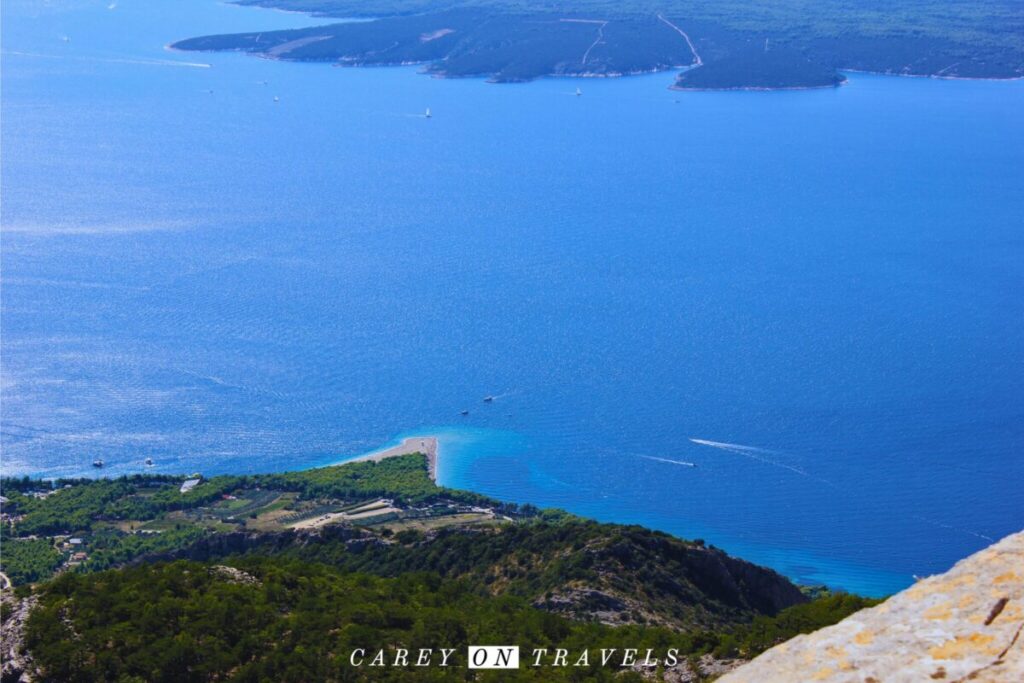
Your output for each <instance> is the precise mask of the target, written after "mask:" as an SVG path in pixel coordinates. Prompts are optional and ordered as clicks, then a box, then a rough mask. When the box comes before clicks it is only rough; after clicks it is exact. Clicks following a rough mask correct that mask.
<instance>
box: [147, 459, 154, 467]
mask: <svg viewBox="0 0 1024 683" xmlns="http://www.w3.org/2000/svg"><path fill="white" fill-rule="evenodd" d="M146 466H147V467H152V466H153V458H146Z"/></svg>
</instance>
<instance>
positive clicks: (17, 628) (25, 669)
mask: <svg viewBox="0 0 1024 683" xmlns="http://www.w3.org/2000/svg"><path fill="white" fill-rule="evenodd" d="M0 601H2V602H3V611H4V621H3V625H2V626H0V661H2V662H3V664H2V669H0V681H2V683H27V682H28V681H31V680H33V677H32V673H31V672H32V671H33V670H34V667H33V664H32V657H31V655H29V654H28V652H27V651H26V650H25V622H26V621H27V620H28V615H29V612H31V611H32V608H33V607H35V605H36V602H37V598H36V597H35V596H34V595H33V596H29V597H27V598H22V599H18V598H16V597H14V596H13V595H12V594H11V591H10V590H4V591H3V596H2V597H0Z"/></svg>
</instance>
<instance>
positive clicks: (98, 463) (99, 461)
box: [92, 458, 103, 467]
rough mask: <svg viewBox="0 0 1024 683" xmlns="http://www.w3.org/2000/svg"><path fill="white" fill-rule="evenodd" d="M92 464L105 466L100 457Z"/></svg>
mask: <svg viewBox="0 0 1024 683" xmlns="http://www.w3.org/2000/svg"><path fill="white" fill-rule="evenodd" d="M92 466H93V467H103V461H102V460H100V459H99V458H97V459H96V460H93V461H92Z"/></svg>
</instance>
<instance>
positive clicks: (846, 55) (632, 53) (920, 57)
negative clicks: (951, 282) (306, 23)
mask: <svg viewBox="0 0 1024 683" xmlns="http://www.w3.org/2000/svg"><path fill="white" fill-rule="evenodd" d="M244 2H245V3H246V4H256V5H262V6H267V7H278V8H284V9H290V10H303V11H308V12H312V13H315V14H318V15H322V16H334V17H370V18H373V19H374V20H373V21H367V22H356V23H351V22H349V23H342V24H327V25H320V26H312V27H310V28H305V29H294V30H286V31H263V32H257V33H248V34H237V35H218V36H205V37H201V38H193V39H188V40H182V41H180V42H178V43H176V44H175V47H177V48H179V49H184V50H239V51H245V52H250V53H253V54H258V55H261V56H264V57H269V58H273V59H288V60H297V61H319V62H331V63H334V64H337V65H340V66H358V65H386V64H407V63H423V64H424V65H425V70H426V71H427V72H429V73H432V74H435V75H439V76H486V77H489V78H490V79H491V80H494V81H498V82H501V81H522V80H529V79H532V78H538V77H541V76H549V75H556V76H617V75H625V74H631V73H643V72H649V71H660V70H666V69H675V68H682V67H692V68H689V69H687V70H685V71H683V72H682V73H680V74H679V76H678V79H677V82H676V87H678V88H680V89H736V88H758V89H775V88H797V87H821V86H832V85H836V84H838V83H841V82H842V81H843V77H842V76H841V74H840V73H839V71H840V70H863V71H874V72H880V73H895V74H905V75H917V76H941V77H974V78H1015V77H1020V76H1021V75H1024V5H1022V4H1021V3H1019V2H1014V1H1013V0H981V1H980V2H970V1H968V0H910V1H909V2H902V3H896V2H889V1H882V0H822V2H804V1H802V0H782V1H781V2H770V1H769V0H724V1H723V2H709V1H703V2H682V0H668V1H667V2H659V3H655V2H651V1H649V0H632V1H630V2H625V3H613V2H610V1H608V0H582V1H581V2H573V3H557V2H555V3H551V2H525V1H521V2H516V1H514V0H456V1H452V2H444V1H441V2H438V1H437V0H411V1H406V0H401V1H399V0H370V1H369V2H355V1H354V0H244Z"/></svg>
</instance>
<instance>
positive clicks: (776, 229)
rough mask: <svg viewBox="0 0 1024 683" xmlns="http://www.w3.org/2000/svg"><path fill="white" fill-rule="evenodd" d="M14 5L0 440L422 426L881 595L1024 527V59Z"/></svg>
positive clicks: (636, 509)
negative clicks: (563, 64) (459, 76)
mask: <svg viewBox="0 0 1024 683" xmlns="http://www.w3.org/2000/svg"><path fill="white" fill-rule="evenodd" d="M2 18H3V55H2V80H3V86H2V87H3V91H2V95H3V97H2V131H3V137H2V190H3V203H2V219H3V233H2V250H3V252H2V299H0V303H2V319H0V323H2V380H3V384H2V388H3V391H2V407H0V411H2V412H0V417H2V451H3V473H4V474H5V475H15V474H16V475H22V474H30V475H34V476H43V477H65V476H78V475H87V476H94V475H96V474H97V472H96V471H95V470H93V468H92V467H91V466H90V463H91V462H92V461H93V460H94V459H96V458H102V459H103V460H105V461H106V463H107V467H106V468H105V469H104V471H103V473H104V474H108V475H116V474H122V473H132V472H140V471H143V469H144V468H143V460H144V459H145V458H147V457H148V458H153V459H154V461H155V462H156V467H155V468H151V470H156V471H161V472H193V471H201V472H203V473H205V474H216V473H224V472H263V471H272V470H285V469H298V468H305V467H312V466H316V465H323V464H327V463H332V462H337V461H339V460H342V459H344V458H346V457H350V456H354V455H356V454H359V453H363V452H366V451H369V450H372V449H374V448H377V447H379V446H380V445H382V444H385V443H389V442H392V441H394V440H396V439H398V438H401V436H402V435H405V434H425V433H432V434H438V435H439V436H440V439H441V464H440V479H441V482H442V483H443V484H446V485H449V486H453V487H459V488H465V489H472V490H475V491H479V492H481V493H485V494H489V495H492V496H496V497H499V498H503V499H508V500H513V501H517V502H523V503H525V502H529V503H534V504H537V505H543V506H557V507H562V508H565V509H567V510H570V511H572V512H575V513H579V514H581V515H587V516H592V517H595V518H597V519H601V520H608V521H616V522H626V523H638V524H644V525H647V526H651V527H655V528H658V529H664V530H666V531H669V532H672V533H675V534H678V535H680V536H683V537H689V538H695V537H700V538H704V539H706V540H707V541H708V542H710V543H714V544H715V545H718V546H720V547H722V548H724V549H726V550H727V551H729V552H731V553H734V554H737V555H740V556H742V557H744V558H746V559H750V560H752V561H755V562H760V563H765V564H768V565H770V566H772V567H775V568H776V569H778V570H779V571H781V572H783V573H785V574H787V575H789V576H791V577H792V578H794V579H796V580H798V581H803V582H807V583H826V584H829V585H831V586H834V587H838V588H843V589H847V590H852V591H857V592H861V593H866V594H871V595H881V594H886V593H889V592H892V591H895V590H898V589H900V588H902V587H904V586H906V585H908V584H910V583H911V581H912V575H914V574H918V575H922V574H928V573H931V572H937V571H941V570H944V569H946V568H948V567H949V566H950V565H951V564H952V563H954V562H955V561H956V560H957V559H959V558H961V557H963V556H965V555H967V554H968V553H971V552H973V551H976V550H978V549H980V548H982V547H984V546H986V545H987V544H989V543H991V541H992V540H993V539H998V538H1000V537H1001V536H1003V535H1005V534H1007V533H1010V532H1013V531H1016V530H1019V529H1020V528H1021V527H1022V526H1024V494H1022V493H1021V491H1022V490H1024V488H1022V482H1024V460H1022V453H1024V127H1022V126H1021V112H1022V111H1024V82H1020V81H1018V82H983V81H941V80H930V79H910V78H895V77H884V76H872V75H865V74H850V75H849V78H850V80H849V83H848V85H846V86H844V87H842V88H838V89H828V90H809V91H800V92H777V93H764V92H732V93H679V92H672V91H670V90H668V89H667V86H668V85H670V84H671V82H672V74H670V73H663V74H654V75H649V76H640V77H632V78H623V79H607V80H605V79H587V80H569V79H548V80H541V81H537V82H534V83H529V84H522V85H492V84H488V83H486V82H484V81H483V80H480V79H465V80H437V79H432V78H429V77H426V76H424V75H421V74H419V73H418V70H417V69H416V68H414V67H409V68H378V69H343V68H332V67H331V66H329V65H310V64H289V63H280V62H274V61H268V60H264V59H257V58H253V57H248V56H244V55H241V54H197V53H178V52H171V51H168V50H166V49H165V48H164V46H165V45H166V44H168V43H170V42H172V41H174V40H178V39H182V38H187V37H191V36H195V35H201V34H208V33H217V32H232V31H249V30H260V29H274V28H284V27H296V26H306V25H311V24H315V23H317V22H321V21H323V20H321V19H316V18H311V17H307V16H304V15H301V14H287V13H283V12H277V11H273V10H266V9H255V8H239V7H235V6H232V5H227V4H220V3H217V2H214V1H212V0H113V1H112V0H103V1H101V2H94V1H86V0H68V1H67V2H61V3H43V2H39V1H38V0H7V2H5V3H4V4H3V17H2ZM207 65H208V66H207ZM577 86H578V87H580V88H581V89H582V92H583V95H582V96H581V97H576V96H575V95H574V93H575V90H576V88H577ZM275 98H277V100H276V101H275ZM427 107H429V108H430V109H431V110H432V112H433V117H432V118H429V119H428V118H425V117H424V116H422V113H423V112H424V111H425V109H426V108H427ZM488 395H493V396H495V397H496V398H495V400H494V401H493V402H491V403H485V402H484V401H483V398H484V397H485V396H488ZM463 410H468V411H469V415H467V416H462V415H461V414H460V413H461V411H463ZM690 465H696V466H695V467H693V466H690Z"/></svg>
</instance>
